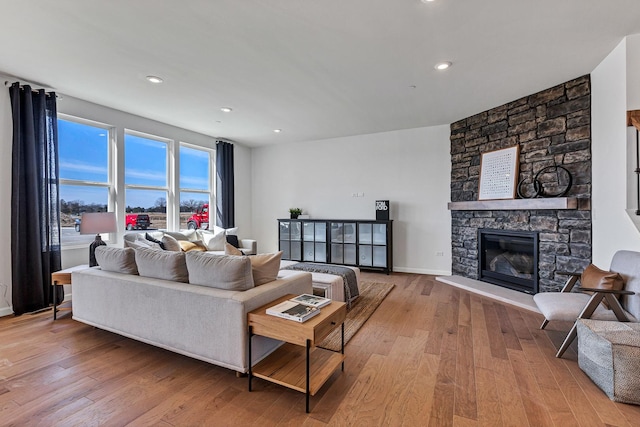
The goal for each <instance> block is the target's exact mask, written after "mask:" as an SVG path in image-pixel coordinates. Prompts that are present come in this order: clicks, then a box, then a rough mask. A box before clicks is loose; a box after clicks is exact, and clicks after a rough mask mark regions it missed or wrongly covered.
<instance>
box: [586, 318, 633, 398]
mask: <svg viewBox="0 0 640 427" xmlns="http://www.w3.org/2000/svg"><path fill="white" fill-rule="evenodd" d="M578 365H579V366H580V369H582V370H583V371H584V373H586V374H587V375H588V376H589V378H591V380H592V381H593V382H594V383H595V384H596V385H597V386H598V387H600V389H601V390H602V391H604V392H605V393H606V395H607V396H609V399H611V400H613V401H615V402H624V403H633V404H636V405H640V323H626V322H613V321H605V320H590V319H578Z"/></svg>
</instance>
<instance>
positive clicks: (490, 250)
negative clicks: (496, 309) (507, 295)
mask: <svg viewBox="0 0 640 427" xmlns="http://www.w3.org/2000/svg"><path fill="white" fill-rule="evenodd" d="M478 257H479V258H478V279H479V280H482V281H484V282H488V283H493V284H494V285H499V286H503V287H506V288H509V289H514V290H516V291H520V292H526V293H528V294H536V293H537V292H538V233H537V232H534V231H512V230H492V229H487V228H481V229H478Z"/></svg>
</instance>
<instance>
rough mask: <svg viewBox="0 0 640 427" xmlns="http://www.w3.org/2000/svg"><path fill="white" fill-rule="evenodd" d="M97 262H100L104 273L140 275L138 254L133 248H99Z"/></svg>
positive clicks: (97, 249)
mask: <svg viewBox="0 0 640 427" xmlns="http://www.w3.org/2000/svg"><path fill="white" fill-rule="evenodd" d="M96 261H98V265H99V266H100V268H101V269H102V270H104V271H114V272H116V273H124V274H138V266H137V265H136V254H135V251H134V250H133V249H132V248H116V247H113V246H98V247H97V248H96Z"/></svg>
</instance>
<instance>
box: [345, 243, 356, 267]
mask: <svg viewBox="0 0 640 427" xmlns="http://www.w3.org/2000/svg"><path fill="white" fill-rule="evenodd" d="M356 261H357V258H356V245H355V244H353V245H344V263H345V264H351V265H356Z"/></svg>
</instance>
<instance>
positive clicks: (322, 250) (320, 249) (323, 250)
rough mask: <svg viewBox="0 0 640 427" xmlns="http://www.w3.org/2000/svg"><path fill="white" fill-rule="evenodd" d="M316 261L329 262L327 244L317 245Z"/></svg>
mask: <svg viewBox="0 0 640 427" xmlns="http://www.w3.org/2000/svg"><path fill="white" fill-rule="evenodd" d="M315 249H316V250H315V261H316V262H327V244H326V243H316V248H315Z"/></svg>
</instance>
